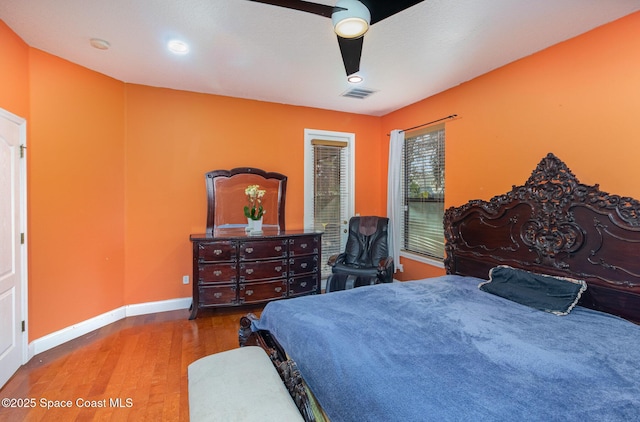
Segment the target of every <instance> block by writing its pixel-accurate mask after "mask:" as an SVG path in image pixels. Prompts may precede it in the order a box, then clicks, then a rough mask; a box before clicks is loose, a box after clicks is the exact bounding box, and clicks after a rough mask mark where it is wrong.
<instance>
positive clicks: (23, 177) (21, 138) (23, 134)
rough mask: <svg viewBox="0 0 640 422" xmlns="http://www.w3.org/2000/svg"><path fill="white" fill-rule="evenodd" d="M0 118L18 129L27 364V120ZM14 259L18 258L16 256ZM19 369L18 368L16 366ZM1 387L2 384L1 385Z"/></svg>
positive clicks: (0, 112) (23, 356)
mask: <svg viewBox="0 0 640 422" xmlns="http://www.w3.org/2000/svg"><path fill="white" fill-rule="evenodd" d="M0 119H2V120H4V121H6V122H9V123H10V124H15V125H16V126H17V130H18V148H19V151H16V155H18V158H17V166H18V173H19V175H18V179H19V180H18V195H19V196H20V198H19V201H18V208H19V211H18V214H19V215H18V219H19V221H18V225H17V226H18V230H19V231H20V233H21V234H22V236H21V239H23V240H21V242H20V245H19V253H20V257H19V261H18V262H15V265H16V266H18V267H19V268H20V270H19V271H20V280H19V281H18V283H16V285H17V286H18V288H19V289H20V292H19V297H20V303H18V304H16V305H17V307H18V308H19V318H20V321H23V324H24V325H23V326H24V331H22V330H20V332H19V334H18V337H19V340H18V341H19V344H20V346H19V347H20V360H21V364H23V365H24V364H25V363H27V362H28V361H29V358H30V355H29V349H28V339H29V333H28V327H29V325H28V320H27V315H28V308H27V304H28V296H27V295H28V282H27V280H28V275H27V268H28V265H27V262H28V257H27V251H28V248H27V238H28V236H27V159H26V151H27V149H26V148H27V121H26V120H25V119H23V118H22V117H19V116H17V115H15V114H13V113H10V112H9V111H7V110H4V109H1V108H0ZM14 259H16V258H15V257H14ZM15 369H18V368H15ZM0 387H1V385H0Z"/></svg>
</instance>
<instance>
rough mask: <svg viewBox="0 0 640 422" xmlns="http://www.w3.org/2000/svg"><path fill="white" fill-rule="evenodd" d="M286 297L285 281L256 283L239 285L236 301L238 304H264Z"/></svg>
mask: <svg viewBox="0 0 640 422" xmlns="http://www.w3.org/2000/svg"><path fill="white" fill-rule="evenodd" d="M284 297H287V281H286V280H283V279H280V280H273V281H261V282H256V283H240V289H239V290H238V301H239V302H240V303H254V302H264V301H267V300H273V299H281V298H284Z"/></svg>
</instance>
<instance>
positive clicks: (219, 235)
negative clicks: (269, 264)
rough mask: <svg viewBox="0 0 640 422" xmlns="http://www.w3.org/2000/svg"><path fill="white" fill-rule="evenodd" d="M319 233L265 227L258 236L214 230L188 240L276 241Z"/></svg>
mask: <svg viewBox="0 0 640 422" xmlns="http://www.w3.org/2000/svg"><path fill="white" fill-rule="evenodd" d="M320 234H322V232H321V231H317V230H306V229H300V230H278V229H277V228H270V227H266V228H263V232H262V234H260V235H251V234H249V233H247V232H245V230H244V228H243V227H234V228H224V229H216V230H214V231H213V232H212V233H198V234H191V235H190V236H189V239H190V240H191V241H192V242H193V241H211V240H236V239H240V240H242V239H246V240H257V239H270V238H273V239H277V238H285V237H297V236H309V235H320Z"/></svg>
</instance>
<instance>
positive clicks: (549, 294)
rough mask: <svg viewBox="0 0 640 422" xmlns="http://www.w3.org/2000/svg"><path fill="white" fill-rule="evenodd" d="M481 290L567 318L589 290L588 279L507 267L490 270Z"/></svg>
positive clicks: (502, 266) (481, 285)
mask: <svg viewBox="0 0 640 422" xmlns="http://www.w3.org/2000/svg"><path fill="white" fill-rule="evenodd" d="M478 288H480V290H483V291H485V292H488V293H493V294H494V295H497V296H501V297H503V298H505V299H509V300H512V301H514V302H517V303H520V304H522V305H526V306H529V307H531V308H535V309H539V310H541V311H545V312H550V313H552V314H555V315H567V314H568V313H569V312H570V311H571V309H573V307H574V306H576V304H577V303H578V301H579V300H580V296H581V295H582V292H584V291H585V290H586V289H587V283H585V282H584V280H575V279H572V278H565V277H555V276H550V275H543V274H535V273H531V272H529V271H525V270H519V269H516V268H511V267H509V266H506V265H501V266H498V267H494V268H492V269H491V271H489V281H486V282H484V283H480V284H479V285H478Z"/></svg>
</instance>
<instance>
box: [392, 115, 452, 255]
mask: <svg viewBox="0 0 640 422" xmlns="http://www.w3.org/2000/svg"><path fill="white" fill-rule="evenodd" d="M444 141H445V131H444V125H438V126H435V127H431V128H429V130H428V131H427V130H421V131H420V132H418V133H415V132H414V133H409V134H407V136H406V139H405V146H404V160H403V170H402V171H403V175H404V180H403V197H404V221H403V227H404V233H403V234H404V236H403V237H404V238H403V245H404V248H403V249H404V250H407V251H410V252H414V253H418V254H422V255H426V256H429V257H433V258H438V259H443V258H444V227H443V223H442V219H443V216H444V188H445V180H444V158H445V155H444V152H445V144H444Z"/></svg>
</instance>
